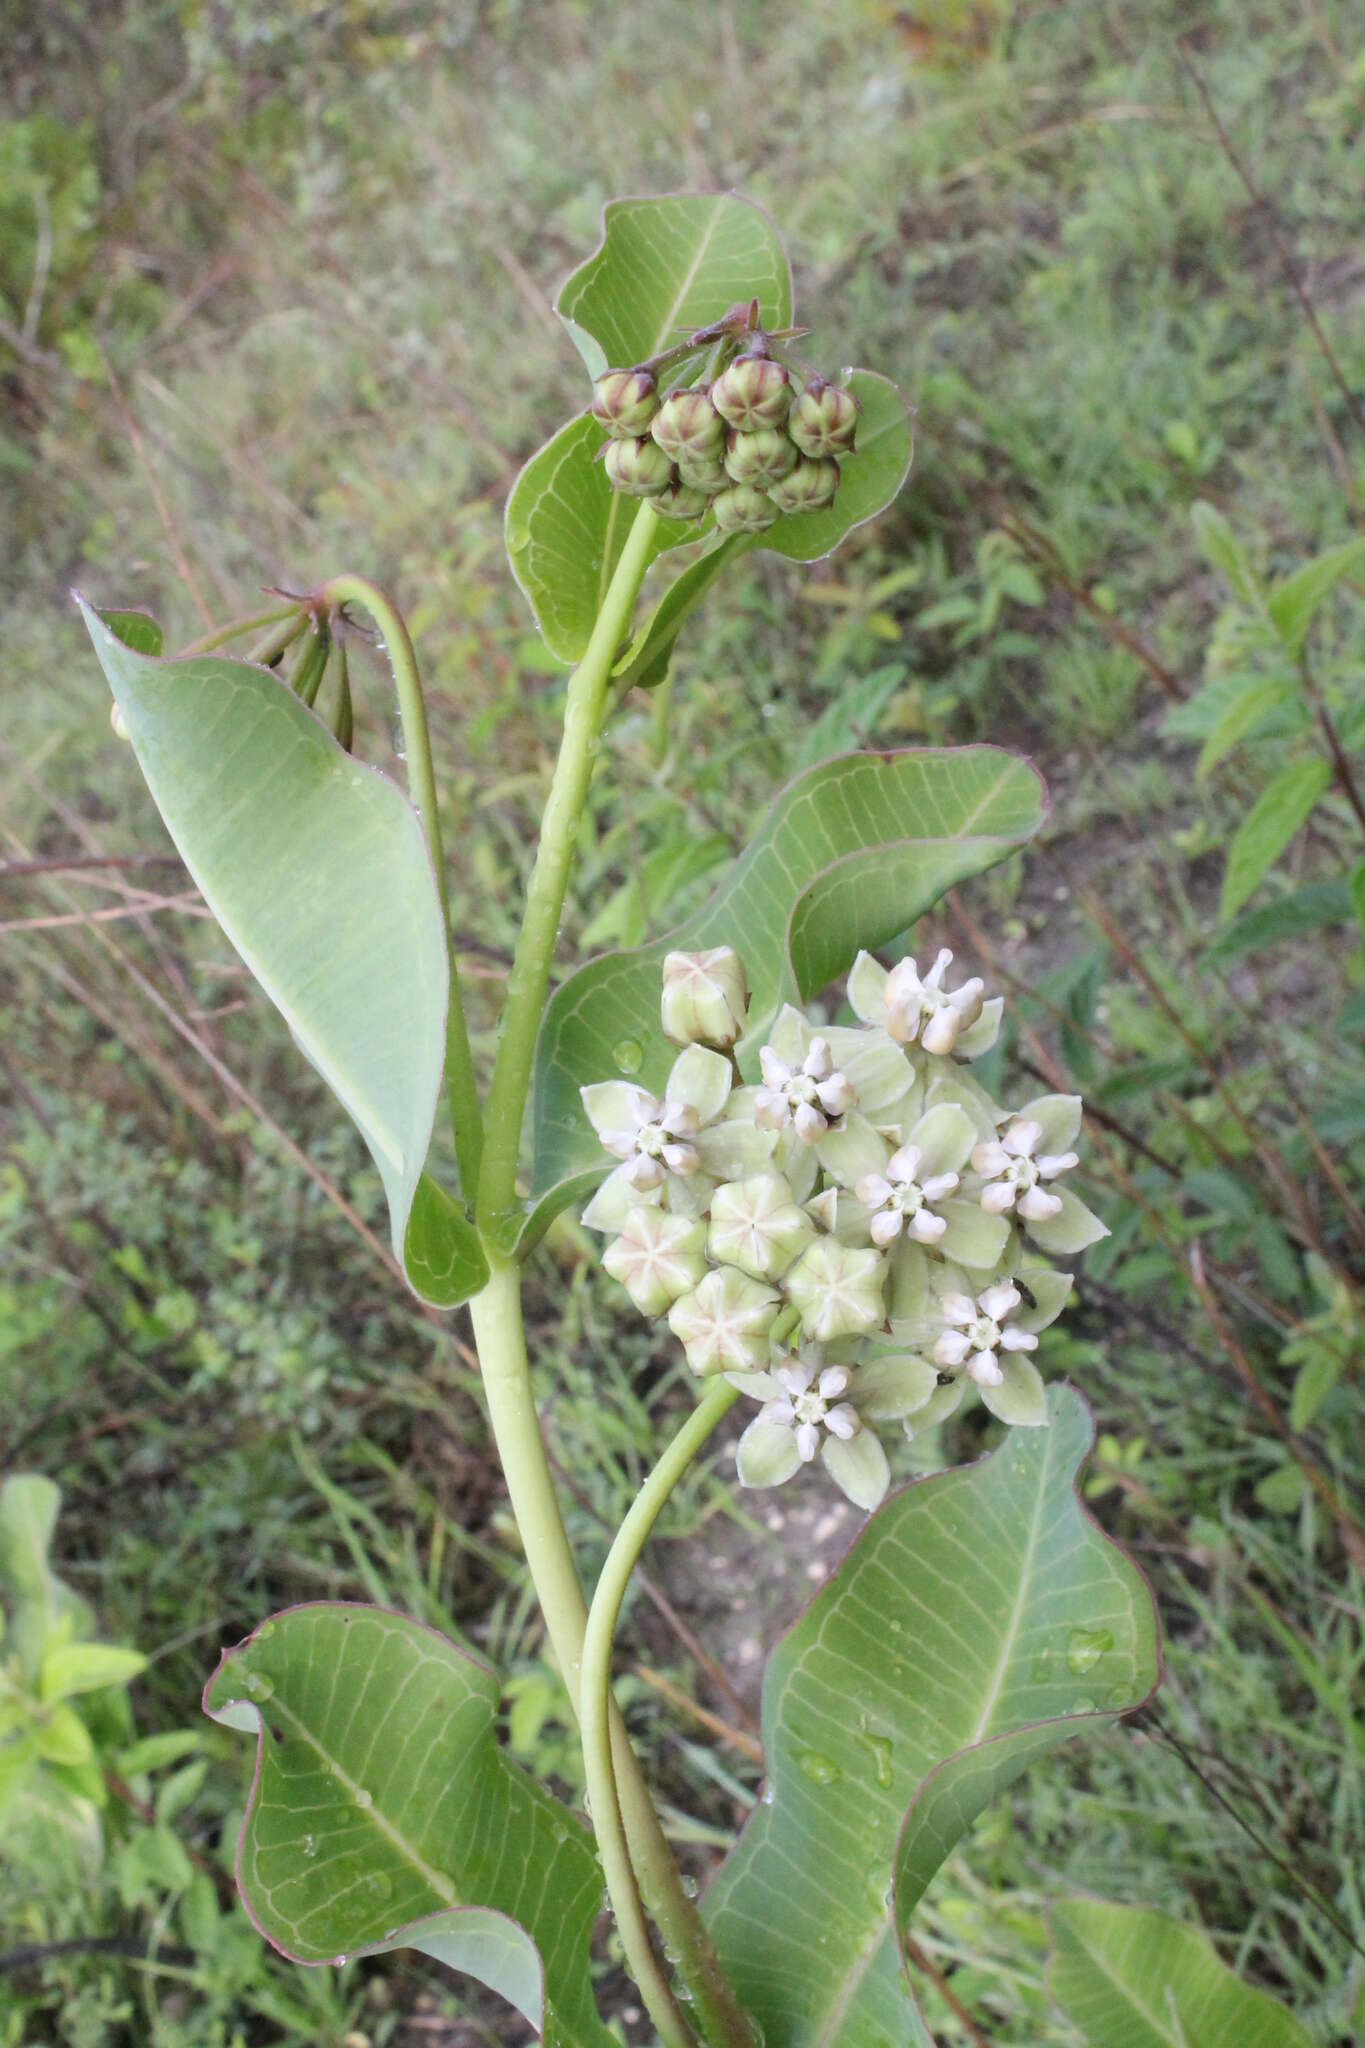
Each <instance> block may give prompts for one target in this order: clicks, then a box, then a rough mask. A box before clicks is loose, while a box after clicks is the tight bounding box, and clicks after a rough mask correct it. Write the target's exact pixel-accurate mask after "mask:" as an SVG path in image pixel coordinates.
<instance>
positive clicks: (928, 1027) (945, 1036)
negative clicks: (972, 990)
mask: <svg viewBox="0 0 1365 2048" xmlns="http://www.w3.org/2000/svg"><path fill="white" fill-rule="evenodd" d="M961 1029H962V1019H961V1018H960V1017H959V1016H958V1014H957V1011H956V1010H954V1009H952V1008H951V1007H950V1006H949V1005H948V1004H947V1003H945V1004H944V1006H943V1008H942V1009H941V1010H935V1012H934V1014H933V1016H932V1017H930V1018H929V1019H928V1020H927V1021H926V1023H925V1026H924V1029H923V1030H922V1031H921V1032H920V1035H919V1042H920V1044H921V1045H922V1046H923V1047H924V1050H925V1051H926V1052H931V1053H934V1054H935V1055H936V1056H938V1057H942V1056H943V1055H945V1054H947V1053H950V1052H951V1051H952V1049H953V1047H954V1046H955V1045H956V1044H957V1034H958V1032H959V1031H960V1030H961Z"/></svg>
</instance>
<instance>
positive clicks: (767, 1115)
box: [754, 1088, 792, 1131]
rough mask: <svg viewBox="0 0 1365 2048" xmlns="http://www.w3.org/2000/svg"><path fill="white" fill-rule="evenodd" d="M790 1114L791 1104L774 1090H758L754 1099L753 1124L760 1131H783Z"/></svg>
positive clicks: (788, 1121) (789, 1119)
mask: <svg viewBox="0 0 1365 2048" xmlns="http://www.w3.org/2000/svg"><path fill="white" fill-rule="evenodd" d="M791 1114H792V1112H791V1104H790V1103H789V1102H788V1100H787V1098H786V1096H785V1095H783V1094H781V1093H780V1092H779V1090H777V1089H776V1088H760V1089H759V1091H758V1093H757V1095H755V1097H754V1122H755V1123H756V1124H757V1125H758V1127H759V1129H760V1130H764V1131H781V1130H785V1129H786V1126H787V1125H788V1124H789V1123H790V1122H791Z"/></svg>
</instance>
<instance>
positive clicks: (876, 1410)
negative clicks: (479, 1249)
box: [581, 946, 1107, 1510]
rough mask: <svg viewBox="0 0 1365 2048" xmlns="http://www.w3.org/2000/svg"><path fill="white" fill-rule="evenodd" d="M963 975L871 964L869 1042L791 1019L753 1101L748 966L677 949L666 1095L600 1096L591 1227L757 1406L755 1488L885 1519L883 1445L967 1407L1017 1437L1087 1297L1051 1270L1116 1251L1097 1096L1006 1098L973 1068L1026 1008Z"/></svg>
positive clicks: (698, 1360) (635, 1292)
mask: <svg viewBox="0 0 1365 2048" xmlns="http://www.w3.org/2000/svg"><path fill="white" fill-rule="evenodd" d="M952 958H953V956H952V954H951V953H950V952H948V951H946V950H944V951H942V952H940V953H939V955H938V957H937V959H936V960H935V961H934V963H933V965H932V966H931V967H929V968H928V970H927V971H926V972H924V973H921V972H920V969H919V967H918V965H917V963H916V962H915V961H914V960H913V959H905V960H902V961H901V962H900V963H899V965H897V966H895V967H893V968H891V969H890V970H889V971H888V970H887V969H886V968H884V967H882V966H881V965H880V964H879V963H878V962H877V961H876V960H874V959H873V958H872V956H871V955H870V954H868V953H860V954H859V955H858V958H857V960H856V961H855V963H854V966H853V970H852V972H851V974H850V975H849V979H848V1001H849V1006H850V1008H851V1010H852V1011H853V1014H854V1016H855V1017H856V1018H857V1019H858V1023H857V1024H856V1025H831V1026H816V1025H815V1024H812V1023H811V1022H810V1021H809V1020H808V1019H807V1018H806V1017H804V1016H803V1015H802V1014H801V1012H800V1011H799V1010H796V1009H794V1008H792V1007H791V1006H786V1007H784V1008H782V1009H781V1010H780V1011H779V1012H778V1014H777V1016H776V1018H775V1019H774V1021H773V1023H772V1026H771V1029H770V1030H769V1032H768V1035H767V1040H766V1043H764V1044H763V1045H762V1046H761V1047H760V1048H759V1050H758V1055H757V1069H758V1075H759V1078H758V1080H757V1081H756V1082H752V1083H748V1082H745V1081H744V1080H743V1079H742V1078H741V1076H740V1073H739V1068H738V1065H737V1062H736V1058H735V1053H734V1048H735V1046H736V1044H737V1043H738V1041H739V1039H740V1037H741V1035H742V1034H743V1032H744V1030H745V1027H746V1023H747V1021H748V1012H749V990H748V983H747V977H746V974H745V970H744V966H743V963H742V962H741V960H740V958H739V956H738V955H737V954H736V953H735V952H734V950H733V949H732V948H731V947H729V946H717V947H714V948H712V949H710V950H709V951H706V952H700V953H669V954H668V955H667V956H666V957H665V959H664V963H663V994H662V1002H661V1017H662V1023H663V1029H664V1032H665V1034H666V1036H667V1037H668V1038H669V1039H670V1040H671V1041H672V1042H673V1043H674V1044H675V1045H677V1046H679V1047H680V1048H681V1049H680V1051H679V1053H678V1056H677V1058H676V1059H675V1060H674V1062H673V1066H672V1069H671V1071H670V1073H669V1075H668V1078H667V1082H666V1084H665V1087H664V1091H663V1094H662V1096H660V1097H655V1096H654V1095H652V1094H650V1092H649V1091H648V1090H647V1089H645V1088H642V1087H640V1086H638V1085H637V1084H636V1083H634V1082H630V1081H623V1080H612V1081H601V1082H598V1083H596V1084H594V1085H592V1086H589V1087H586V1088H584V1089H583V1090H582V1091H581V1092H582V1099H583V1106H584V1108H585V1110H586V1112H587V1115H588V1117H589V1119H590V1121H591V1123H592V1125H593V1128H594V1130H595V1131H596V1132H597V1135H598V1137H599V1138H600V1140H601V1142H602V1144H603V1146H604V1147H605V1149H606V1150H607V1152H609V1153H610V1154H611V1155H612V1156H613V1158H614V1159H615V1160H616V1162H617V1163H616V1166H615V1168H614V1170H613V1171H612V1172H611V1173H609V1174H608V1176H607V1178H606V1179H605V1180H604V1181H603V1183H602V1184H601V1186H600V1187H599V1188H598V1190H597V1193H596V1194H595V1195H594V1196H593V1198H592V1200H591V1202H590V1203H589V1204H588V1207H587V1209H586V1210H585V1211H584V1214H583V1221H584V1223H585V1224H587V1225H588V1227H589V1228H590V1229H595V1230H601V1231H604V1232H606V1233H607V1234H608V1236H609V1237H610V1240H611V1241H610V1243H609V1244H608V1246H607V1249H606V1252H605V1254H604V1257H603V1264H604V1265H605V1267H606V1269H607V1271H608V1272H609V1273H610V1274H611V1275H612V1276H613V1278H614V1279H616V1280H618V1281H619V1282H620V1283H621V1285H622V1286H623V1287H624V1288H625V1289H626V1291H627V1293H628V1294H629V1295H630V1297H631V1299H632V1300H633V1301H634V1303H635V1305H636V1307H637V1308H638V1309H639V1310H640V1311H641V1312H642V1313H643V1314H644V1315H646V1316H650V1317H662V1316H666V1317H667V1319H668V1324H669V1328H670V1329H671V1330H672V1331H673V1333H674V1335H675V1336H676V1337H677V1338H678V1340H679V1341H680V1343H681V1344H682V1346H683V1350H684V1352H685V1353H686V1356H687V1361H688V1364H689V1365H690V1366H691V1368H692V1370H693V1372H695V1373H696V1374H698V1375H699V1376H706V1375H709V1374H712V1373H724V1374H725V1375H726V1376H727V1378H728V1379H729V1380H730V1382H731V1384H732V1385H733V1386H735V1387H737V1388H738V1390H739V1391H740V1392H741V1393H742V1394H744V1395H746V1396H748V1397H750V1398H751V1399H753V1400H754V1401H756V1402H758V1403H759V1404H760V1405H759V1407H758V1410H757V1413H756V1414H755V1415H754V1417H753V1419H752V1420H751V1421H750V1422H749V1424H748V1427H747V1428H746V1429H745V1431H744V1434H743V1436H742V1437H741V1439H740V1441H739V1446H738V1452H737V1458H738V1469H739V1477H740V1480H741V1482H742V1483H743V1484H744V1485H745V1486H753V1487H766V1486H777V1485H779V1484H781V1483H782V1481H784V1480H786V1479H790V1478H791V1477H792V1476H793V1474H794V1473H796V1472H799V1471H800V1470H801V1468H802V1467H803V1466H804V1465H808V1464H810V1463H811V1462H812V1461H813V1460H814V1459H815V1458H816V1457H817V1456H818V1457H819V1458H820V1459H821V1461H822V1462H823V1464H824V1466H825V1468H826V1470H827V1471H828V1472H829V1474H830V1476H831V1477H832V1478H833V1479H834V1480H835V1481H836V1483H837V1484H838V1485H839V1486H840V1487H841V1488H842V1489H843V1491H844V1493H845V1494H847V1496H848V1498H849V1499H850V1500H852V1501H854V1502H855V1503H856V1504H857V1505H858V1506H859V1507H862V1508H866V1509H869V1510H870V1509H872V1508H874V1507H875V1506H876V1505H877V1503H878V1502H879V1501H880V1500H881V1498H882V1496H883V1494H884V1493H885V1492H886V1489H887V1486H888V1484H889V1483H890V1470H889V1466H888V1463H887V1458H886V1452H885V1449H884V1448H883V1445H882V1442H881V1436H880V1432H882V1431H884V1430H885V1429H887V1428H897V1427H898V1428H900V1429H902V1430H903V1431H904V1433H905V1434H906V1436H908V1437H911V1438H913V1437H916V1436H918V1435H920V1434H921V1433H922V1432H923V1431H925V1430H927V1429H929V1428H931V1427H932V1426H933V1425H934V1424H936V1423H939V1422H941V1421H943V1420H944V1418H945V1417H947V1416H949V1415H951V1414H952V1413H953V1412H954V1411H955V1410H956V1409H957V1408H958V1407H959V1406H960V1405H961V1403H962V1402H963V1401H964V1400H965V1399H966V1398H967V1397H968V1395H969V1394H971V1395H974V1396H976V1397H979V1398H980V1399H981V1400H982V1401H983V1402H984V1403H985V1404H986V1406H987V1407H988V1408H989V1409H990V1410H991V1411H992V1413H993V1414H995V1415H997V1416H999V1417H1000V1419H1001V1420H1002V1421H1004V1422H1007V1423H1011V1424H1014V1425H1016V1426H1020V1427H1029V1426H1037V1425H1040V1424H1043V1423H1045V1422H1046V1420H1047V1408H1046V1402H1045V1399H1044V1391H1043V1382H1042V1379H1041V1378H1040V1376H1039V1373H1038V1370H1037V1367H1036V1366H1035V1365H1034V1363H1033V1360H1032V1358H1031V1357H1030V1355H1029V1354H1030V1353H1031V1352H1033V1351H1035V1350H1036V1349H1037V1346H1038V1333H1039V1332H1040V1331H1041V1330H1043V1329H1045V1328H1046V1327H1047V1326H1048V1324H1049V1323H1052V1322H1053V1321H1055V1320H1056V1318H1057V1317H1058V1316H1059V1315H1060V1314H1061V1312H1062V1309H1063V1307H1064V1305H1065V1303H1066V1300H1067V1297H1068V1295H1069V1293H1070V1291H1071V1286H1072V1278H1071V1275H1070V1274H1069V1273H1068V1272H1066V1271H1064V1270H1061V1269H1059V1268H1057V1267H1056V1266H1054V1265H1052V1264H1051V1263H1050V1259H1051V1257H1052V1256H1054V1255H1061V1256H1066V1255H1068V1254H1071V1253H1075V1252H1079V1251H1082V1250H1083V1249H1084V1248H1085V1247H1086V1246H1087V1245H1089V1244H1093V1243H1094V1242H1095V1241H1096V1239H1098V1238H1101V1237H1103V1236H1105V1235H1106V1234H1107V1233H1106V1231H1105V1226H1104V1225H1103V1224H1102V1223H1101V1222H1100V1220H1099V1218H1098V1217H1096V1216H1095V1215H1093V1214H1092V1212H1091V1211H1090V1210H1089V1209H1088V1208H1087V1207H1086V1205H1085V1204H1084V1202H1082V1201H1081V1200H1080V1198H1079V1197H1078V1196H1077V1195H1075V1194H1074V1193H1073V1192H1072V1191H1071V1189H1070V1187H1069V1186H1067V1185H1066V1182H1067V1177H1068V1175H1069V1174H1070V1173H1071V1172H1072V1170H1073V1169H1074V1167H1075V1166H1076V1164H1077V1155H1076V1152H1075V1149H1074V1146H1075V1141H1076V1138H1077V1135H1078V1132H1079V1130H1080V1122H1081V1101H1080V1097H1079V1096H1076V1095H1040V1096H1038V1097H1036V1098H1035V1099H1034V1100H1033V1101H1031V1102H1026V1103H1024V1104H1023V1105H1022V1106H1021V1107H1020V1108H1018V1109H1011V1110H1005V1109H1001V1108H1000V1107H999V1105H998V1104H997V1103H995V1102H994V1101H993V1100H992V1099H991V1097H990V1096H989V1095H988V1094H987V1093H986V1091H985V1090H984V1089H983V1088H982V1087H981V1086H980V1085H979V1083H978V1082H977V1081H976V1080H975V1079H974V1078H973V1076H972V1074H971V1073H970V1071H969V1067H970V1063H971V1062H972V1061H973V1060H975V1059H978V1058H980V1057H981V1055H982V1054H984V1053H986V1052H989V1051H990V1049H991V1047H992V1046H993V1045H994V1044H995V1041H996V1038H997V1036H998V1034H999V1030H1000V1019H1001V1013H1002V1009H1003V1003H1002V1000H1001V999H1000V998H999V997H993V998H991V999H989V1000H987V999H986V998H985V996H984V991H983V987H982V984H981V982H980V980H978V979H976V978H975V977H973V978H972V979H970V980H966V981H962V982H960V983H959V985H958V986H956V987H949V986H948V974H949V970H950V968H951V966H952Z"/></svg>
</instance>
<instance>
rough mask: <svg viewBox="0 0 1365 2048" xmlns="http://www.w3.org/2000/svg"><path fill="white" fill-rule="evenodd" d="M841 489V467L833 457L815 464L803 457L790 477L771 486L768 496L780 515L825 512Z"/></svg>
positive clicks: (810, 459) (806, 456)
mask: <svg viewBox="0 0 1365 2048" xmlns="http://www.w3.org/2000/svg"><path fill="white" fill-rule="evenodd" d="M838 488H839V465H838V463H837V462H836V461H835V460H834V459H833V457H832V456H826V457H824V458H823V459H822V460H820V461H815V460H813V459H812V457H810V456H809V455H803V456H802V457H801V458H800V460H799V461H798V462H797V464H796V467H795V468H794V469H793V470H792V471H791V472H790V474H789V475H787V476H784V477H782V478H780V479H779V481H778V482H777V483H775V484H769V485H768V496H769V497H770V498H771V499H772V501H773V503H774V505H776V507H777V509H778V511H779V512H783V513H794V512H823V511H824V509H825V507H826V505H832V504H833V503H834V493H835V492H836V491H837V490H838Z"/></svg>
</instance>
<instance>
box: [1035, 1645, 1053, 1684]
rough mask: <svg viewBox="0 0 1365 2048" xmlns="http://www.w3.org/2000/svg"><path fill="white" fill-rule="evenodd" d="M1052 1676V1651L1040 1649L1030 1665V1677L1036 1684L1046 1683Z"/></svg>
mask: <svg viewBox="0 0 1365 2048" xmlns="http://www.w3.org/2000/svg"><path fill="white" fill-rule="evenodd" d="M1051 1676H1052V1652H1051V1650H1040V1651H1039V1652H1038V1654H1037V1656H1036V1657H1035V1658H1034V1660H1033V1663H1032V1665H1031V1666H1030V1667H1029V1677H1030V1678H1031V1679H1032V1680H1033V1683H1034V1684H1035V1685H1046V1684H1047V1682H1048V1680H1049V1679H1050V1678H1051Z"/></svg>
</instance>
